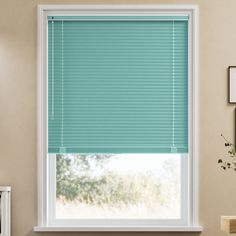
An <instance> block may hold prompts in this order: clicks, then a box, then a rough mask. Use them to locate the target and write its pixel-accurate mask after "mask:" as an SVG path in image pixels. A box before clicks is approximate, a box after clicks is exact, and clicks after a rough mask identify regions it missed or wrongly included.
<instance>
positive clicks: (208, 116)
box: [0, 0, 236, 236]
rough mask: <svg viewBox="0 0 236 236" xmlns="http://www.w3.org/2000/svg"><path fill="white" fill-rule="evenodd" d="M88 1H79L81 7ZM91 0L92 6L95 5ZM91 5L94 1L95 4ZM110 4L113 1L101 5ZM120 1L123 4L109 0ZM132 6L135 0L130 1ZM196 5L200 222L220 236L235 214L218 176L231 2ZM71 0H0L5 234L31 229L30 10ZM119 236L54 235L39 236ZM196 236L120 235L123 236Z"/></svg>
mask: <svg viewBox="0 0 236 236" xmlns="http://www.w3.org/2000/svg"><path fill="white" fill-rule="evenodd" d="M88 2H90V3H92V2H91V1H83V3H88ZM94 2H95V1H94ZM96 2H97V3H98V1H96ZM103 2H110V3H111V2H112V3H115V1H112V0H110V1H108V0H107V1H103ZM116 2H117V3H121V2H123V3H127V1H123V0H120V1H116ZM129 2H130V3H131V2H134V1H131V0H130V1H129ZM138 2H142V3H151V2H152V3H153V2H155V3H195V4H199V7H200V77H199V80H200V96H199V98H200V99H199V100H200V101H199V105H200V127H199V128H200V216H199V219H200V223H201V224H202V226H203V227H204V231H203V233H202V235H203V236H220V235H222V236H223V235H226V234H225V233H223V232H221V231H220V229H219V222H220V215H228V214H235V215H236V172H235V173H234V172H225V173H223V172H222V171H221V170H220V169H219V167H218V166H217V159H218V158H220V157H222V155H224V153H225V150H224V146H223V141H222V139H221V138H220V134H221V133H224V134H225V135H226V136H228V137H229V138H230V139H233V137H234V106H232V105H228V104H227V101H226V99H227V83H226V82H227V80H226V78H227V77H226V75H227V73H226V68H227V66H228V65H236V1H235V0H189V1H188V0H185V1H180V0H179V1H178V0H176V1H171V0H168V1H165V0H153V1H145V0H143V1H136V3H138ZM51 3H79V1H71V0H61V1H55V0H41V1H37V0H0V153H1V155H0V185H1V184H3V185H4V184H9V185H11V186H12V189H13V191H12V230H13V233H12V236H33V235H36V234H35V233H33V232H32V228H33V226H34V225H36V214H37V212H36V109H37V107H36V6H37V4H51ZM92 234H93V235H96V236H100V235H107V236H108V235H109V236H110V235H117V236H118V235H123V234H124V235H125V233H74V234H69V233H64V234H63V233H61V234H59V233H55V234H48V233H44V234H38V235H44V236H49V235H65V236H66V235H83V236H84V235H92ZM128 234H130V235H131V234H132V235H140V236H141V235H142V236H143V235H146V234H149V235H160V236H161V235H166V236H171V235H175V236H180V235H188V236H191V235H198V234H193V233H192V234H191V233H185V234H184V233H176V234H174V233H172V234H171V233H126V235H128Z"/></svg>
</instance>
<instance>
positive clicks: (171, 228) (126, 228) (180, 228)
mask: <svg viewBox="0 0 236 236" xmlns="http://www.w3.org/2000/svg"><path fill="white" fill-rule="evenodd" d="M202 230H203V228H202V226H191V227H190V226H189V227H186V226H150V227H149V226H130V227H129V226H80V227H75V226H73V227H67V226H45V227H44V226H35V227H34V232H79V231H87V232H92V231H97V232H104V231H108V232H112V231H113V232H114V231H120V232H128V231H130V232H137V231H139V232H148V231H150V232H202Z"/></svg>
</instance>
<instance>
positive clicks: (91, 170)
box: [57, 155, 161, 205]
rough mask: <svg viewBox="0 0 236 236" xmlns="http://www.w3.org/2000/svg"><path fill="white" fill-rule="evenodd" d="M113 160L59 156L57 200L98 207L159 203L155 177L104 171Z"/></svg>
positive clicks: (85, 156) (86, 156)
mask: <svg viewBox="0 0 236 236" xmlns="http://www.w3.org/2000/svg"><path fill="white" fill-rule="evenodd" d="M111 158H112V155H74V156H73V157H72V156H69V155H67V156H66V155H65V156H63V155H57V198H61V199H65V200H69V201H73V200H78V201H79V202H81V203H86V204H96V205H102V204H109V205H121V204H122V205H124V204H139V203H143V202H145V203H146V204H147V201H148V202H150V203H151V202H153V201H154V202H155V201H156V200H157V198H159V199H160V188H161V186H160V183H157V180H156V177H155V176H153V175H152V174H151V173H150V174H142V173H139V174H127V175H121V174H119V173H116V172H114V171H108V170H105V169H104V168H103V167H104V164H105V163H108V162H109V161H110V159H111ZM95 170H96V171H95ZM95 172H96V173H95ZM98 173H99V174H98Z"/></svg>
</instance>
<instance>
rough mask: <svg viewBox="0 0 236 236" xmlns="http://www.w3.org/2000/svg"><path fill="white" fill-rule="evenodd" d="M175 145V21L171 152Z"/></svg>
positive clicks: (173, 150)
mask: <svg viewBox="0 0 236 236" xmlns="http://www.w3.org/2000/svg"><path fill="white" fill-rule="evenodd" d="M177 151H178V150H177V147H176V146H175V21H173V23H172V147H171V152H172V153H177Z"/></svg>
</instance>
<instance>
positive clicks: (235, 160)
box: [218, 134, 236, 171]
mask: <svg viewBox="0 0 236 236" xmlns="http://www.w3.org/2000/svg"><path fill="white" fill-rule="evenodd" d="M221 137H222V138H223V139H224V142H225V147H226V148H227V153H228V157H227V158H222V159H219V160H218V164H219V165H220V167H221V168H222V169H223V170H226V169H232V170H234V171H236V150H235V145H234V144H233V143H231V142H229V141H228V140H227V139H226V138H225V136H224V135H223V134H221Z"/></svg>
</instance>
